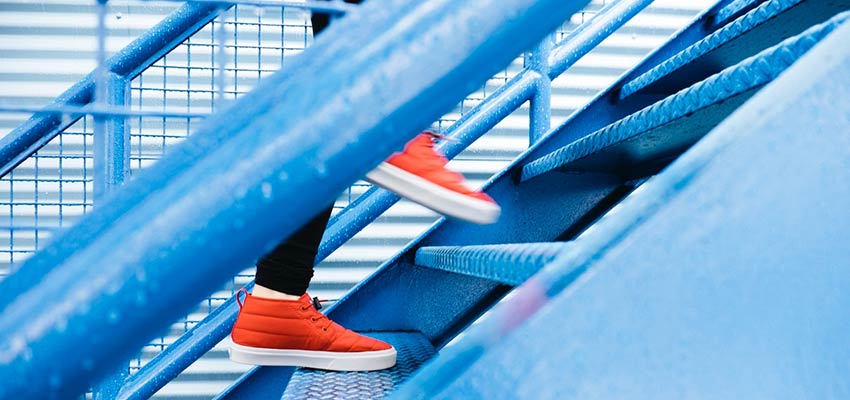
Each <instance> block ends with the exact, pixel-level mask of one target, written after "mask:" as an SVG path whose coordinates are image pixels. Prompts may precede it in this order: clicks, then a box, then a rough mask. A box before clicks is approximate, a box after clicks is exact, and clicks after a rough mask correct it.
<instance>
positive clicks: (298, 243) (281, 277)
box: [253, 206, 333, 300]
mask: <svg viewBox="0 0 850 400" xmlns="http://www.w3.org/2000/svg"><path fill="white" fill-rule="evenodd" d="M331 210H333V207H332V206H331V207H328V208H326V209H325V210H324V211H322V212H321V213H319V215H317V216H316V217H314V218H313V219H312V220H310V222H307V224H306V225H304V226H302V227H301V229H299V230H298V231H297V232H295V233H294V234H292V236H290V237H289V238H288V239H286V240H284V241H283V243H281V244H279V245H278V246H277V247H275V249H274V250H272V251H271V252H270V253H269V254H266V255H265V256H263V258H261V259H260V260H259V261H257V276H256V277H255V278H254V283H255V289H254V292H253V294H254V296H260V297H266V298H272V299H289V300H295V299H298V298H299V297H301V295H303V294H304V293H307V287H308V286H309V285H310V279H312V278H313V265H314V263H315V262H316V253H318V251H319V245H320V244H321V242H322V235H323V234H324V232H325V227H327V225H328V220H329V219H330V217H331Z"/></svg>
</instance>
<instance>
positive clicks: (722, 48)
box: [620, 0, 850, 99]
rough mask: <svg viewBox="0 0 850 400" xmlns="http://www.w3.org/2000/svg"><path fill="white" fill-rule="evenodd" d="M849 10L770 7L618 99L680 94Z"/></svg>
mask: <svg viewBox="0 0 850 400" xmlns="http://www.w3.org/2000/svg"><path fill="white" fill-rule="evenodd" d="M848 8H850V1H835V0H810V1H805V0H770V1H767V2H765V3H763V4H761V5H760V6H758V7H757V8H755V9H753V10H751V11H750V12H748V13H746V14H745V15H743V16H741V17H739V18H738V19H736V20H735V21H733V22H730V23H729V24H727V25H725V26H723V27H722V28H720V29H718V30H717V31H715V32H713V33H712V34H711V35H708V36H707V37H705V38H703V39H702V40H700V41H698V42H696V43H694V44H693V45H692V46H690V47H688V48H687V49H684V50H682V51H681V52H679V53H677V54H675V55H674V56H672V57H670V58H669V59H667V60H666V61H664V62H662V63H661V64H659V65H657V66H655V67H654V68H652V69H650V70H649V71H647V72H645V73H643V74H641V75H640V76H638V77H637V78H635V79H633V80H632V81H630V82H629V83H627V84H626V85H624V86H623V88H622V90H621V91H620V98H621V99H623V98H626V97H628V96H630V95H632V94H634V93H635V92H637V91H639V90H642V89H647V90H652V89H655V90H656V91H658V90H664V91H668V92H669V91H671V90H678V89H681V88H682V87H683V85H687V84H690V83H692V82H694V81H695V80H696V79H700V78H702V77H706V76H708V75H711V74H713V73H715V72H718V71H720V70H721V69H723V68H725V67H728V66H731V65H733V64H736V63H738V62H740V61H741V60H743V59H744V58H746V57H748V56H750V55H752V54H754V53H756V52H758V51H761V50H763V49H765V48H768V47H770V46H773V45H774V44H776V43H779V42H780V41H782V40H783V39H786V38H788V37H791V36H793V35H796V34H798V33H799V32H802V31H803V30H805V29H807V28H808V27H810V26H812V25H813V24H815V23H820V22H822V21H824V20H826V19H828V18H829V17H831V16H833V15H835V14H836V13H839V12H841V11H844V10H847V9H848Z"/></svg>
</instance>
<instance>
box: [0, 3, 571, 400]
mask: <svg viewBox="0 0 850 400" xmlns="http://www.w3.org/2000/svg"><path fill="white" fill-rule="evenodd" d="M585 3H586V1H572V2H569V3H567V4H564V3H563V2H562V1H560V0H543V1H539V0H538V1H535V0H510V1H506V0H489V1H476V2H455V1H452V0H434V1H431V2H427V3H418V2H408V1H406V0H390V1H386V2H374V3H367V4H366V5H365V6H362V11H360V12H355V13H352V15H350V16H348V17H346V18H344V19H342V20H341V21H340V22H339V23H337V24H335V26H332V27H331V28H329V29H328V30H327V33H325V35H324V36H323V37H322V38H320V39H319V40H317V41H316V44H315V45H314V46H313V47H312V48H310V49H308V50H307V51H305V52H304V56H303V57H300V58H299V60H298V62H295V63H293V64H292V65H290V66H288V67H286V68H284V70H282V71H280V72H278V73H276V74H275V75H273V76H272V77H270V78H269V79H267V80H265V81H263V82H261V84H260V85H259V86H258V87H257V88H256V89H255V90H254V91H252V92H251V93H250V94H248V95H246V96H244V97H243V98H241V99H239V100H237V101H236V102H234V104H233V106H232V107H231V108H229V109H226V110H223V111H221V112H219V113H217V114H215V115H214V116H212V117H211V118H209V119H208V120H206V121H205V123H204V125H203V126H202V127H201V128H200V129H199V130H198V131H197V132H196V133H195V134H194V135H193V136H191V137H189V138H188V139H187V140H186V141H185V142H183V143H182V144H180V145H178V146H177V148H175V149H174V151H172V152H170V153H169V154H167V155H166V156H165V157H164V158H163V159H162V160H161V161H160V162H159V163H157V164H155V165H154V166H152V167H151V168H150V169H147V170H144V171H143V172H142V173H140V174H139V176H138V177H137V178H136V179H134V180H133V181H131V182H129V183H128V184H127V185H125V187H124V188H123V189H122V190H120V191H118V192H116V193H114V195H112V196H111V197H110V198H109V199H107V200H106V201H105V202H104V203H103V204H101V205H100V207H99V208H97V209H95V210H94V211H93V212H92V213H91V214H88V215H87V216H85V217H84V218H82V219H81V220H80V222H79V223H78V224H77V225H75V226H74V227H72V228H71V229H69V230H68V231H66V232H65V233H64V234H63V235H62V236H61V237H59V238H57V240H56V241H54V242H53V244H52V245H50V246H49V247H47V248H45V249H44V250H42V251H40V252H39V253H37V254H36V255H35V256H33V257H32V258H31V259H30V260H28V262H27V263H26V264H25V265H24V266H23V267H22V268H21V269H20V270H18V271H17V272H16V273H15V274H13V275H11V276H9V277H8V278H7V279H6V280H4V281H3V282H0V289H2V290H0V304H3V310H2V314H0V330H2V331H3V332H4V336H3V337H2V338H0V349H2V351H0V361H2V362H0V374H2V375H3V376H5V377H8V379H7V384H6V385H4V386H3V387H2V388H0V398H5V397H10V396H17V397H29V396H30V395H35V393H34V392H35V391H39V390H44V388H48V390H49V391H51V394H52V395H53V396H54V397H69V396H72V395H74V394H76V393H80V392H82V391H83V390H85V388H86V387H87V386H88V385H89V384H91V383H92V381H94V380H96V379H97V378H98V377H100V376H103V374H105V373H106V372H107V371H108V370H109V369H110V368H111V367H113V366H115V365H117V364H119V363H120V362H121V361H123V360H124V359H125V357H127V356H129V355H130V354H131V353H132V352H133V350H134V349H135V348H138V347H140V346H141V345H143V344H144V343H145V342H146V341H147V340H149V339H150V338H151V337H153V336H155V335H156V333H157V332H158V331H159V330H160V329H162V328H163V327H164V326H167V325H168V324H169V323H170V321H173V320H174V319H176V318H177V317H179V316H180V315H182V314H183V313H185V312H186V311H187V310H189V309H190V308H191V307H192V306H193V305H194V304H196V303H197V301H199V300H200V299H201V298H202V297H203V296H205V295H206V294H207V293H209V292H211V291H212V290H214V289H215V288H216V287H218V286H219V285H220V283H221V282H223V281H224V280H226V279H227V278H229V277H231V276H232V275H233V274H234V273H236V272H238V271H239V270H241V268H242V267H243V266H244V265H247V264H249V263H250V262H252V261H253V260H255V259H256V258H257V257H258V256H259V255H261V254H262V253H263V252H265V251H267V250H268V249H269V248H271V246H273V245H274V244H275V243H277V242H279V241H280V240H281V239H282V238H283V237H285V236H286V235H288V234H290V233H291V232H292V231H293V230H294V229H295V228H296V227H298V226H300V225H301V224H302V223H304V222H306V220H307V219H309V218H310V217H311V216H312V215H313V214H315V213H316V212H318V211H320V210H319V208H320V205H322V204H327V203H328V202H329V201H331V200H332V199H333V198H335V197H336V195H337V194H338V193H339V192H340V191H342V190H343V189H344V188H345V187H346V186H347V185H348V184H349V183H350V182H352V181H354V180H356V179H358V178H359V177H361V176H363V175H364V174H365V173H366V172H367V171H368V170H370V169H371V168H374V167H375V166H376V165H378V163H380V162H381V161H382V160H383V159H384V158H385V157H386V156H387V155H388V154H390V153H391V152H392V151H394V150H395V149H397V148H400V147H401V145H402V144H403V143H404V142H405V141H407V140H408V139H409V138H410V137H412V136H413V135H414V134H415V133H416V132H418V131H419V130H420V129H421V128H423V127H424V126H427V125H428V124H429V123H430V122H431V121H433V120H434V119H436V118H438V117H439V116H440V115H442V114H443V113H445V112H446V111H448V110H449V109H451V107H452V106H454V104H456V102H457V101H458V100H460V99H461V98H463V97H464V96H465V95H466V94H467V91H468V88H470V87H478V86H479V85H480V84H482V83H484V82H485V81H486V80H487V79H488V78H489V77H490V76H491V75H492V74H493V73H495V72H496V71H498V70H499V69H500V68H502V67H504V66H505V65H507V64H508V63H509V62H510V61H511V60H512V59H513V57H514V56H515V55H516V54H517V53H519V52H520V51H522V50H525V49H527V48H528V47H530V46H531V45H532V44H534V43H535V42H536V41H539V40H540V39H541V38H542V37H543V36H544V35H546V34H548V33H549V32H550V31H552V30H554V29H555V28H556V27H557V26H558V24H560V23H561V22H562V21H563V20H565V19H566V18H567V17H568V16H569V15H570V14H572V13H573V12H575V11H576V10H577V9H578V8H580V7H581V6H583V5H584V4H585ZM367 9H368V10H367ZM350 37H363V38H367V37H368V38H373V39H375V40H373V41H371V43H372V45H369V46H362V45H361V44H360V42H357V41H349V40H345V39H346V38H350ZM458 37H460V38H462V39H458ZM438 50H439V51H438ZM424 60H427V62H425V61H424ZM412 76H413V77H416V79H410V77H412ZM328 77H333V79H328ZM317 82H318V83H319V84H317ZM308 88H309V89H310V90H307V89H308ZM291 91H298V92H302V93H313V94H314V97H306V96H305V97H294V96H287V95H286V93H291ZM235 110H238V112H236V111H235ZM328 115H333V116H334V118H328ZM292 116H297V118H292ZM281 133H283V134H281ZM317 182H320V183H321V184H318V185H317V184H316V183H317ZM279 227H284V228H283V229H279ZM281 230H282V232H281ZM128 243H129V244H131V245H129V246H128V245H127V244H128ZM220 243H227V244H228V245H227V246H220V245H218V244H220ZM187 266H195V267H196V268H198V269H199V271H194V272H193V273H186V271H185V269H186V268H187ZM175 276H180V277H181V279H180V281H177V282H175V281H174V277H175ZM128 316H131V317H128ZM60 357H61V358H62V359H64V360H65V362H62V363H56V362H55V360H56V359H58V358H60Z"/></svg>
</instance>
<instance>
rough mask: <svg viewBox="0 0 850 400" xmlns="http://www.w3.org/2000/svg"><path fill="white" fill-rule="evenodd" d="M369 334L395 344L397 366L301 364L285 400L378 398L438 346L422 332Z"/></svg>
mask: <svg viewBox="0 0 850 400" xmlns="http://www.w3.org/2000/svg"><path fill="white" fill-rule="evenodd" d="M367 335H369V336H371V337H374V338H376V339H380V340H383V341H385V342H388V343H390V344H392V345H393V347H395V348H396V350H397V351H398V358H397V363H396V366H395V367H393V368H390V369H386V370H383V371H371V372H333V371H321V370H316V369H306V368H298V369H296V370H295V373H294V374H293V375H292V378H291V379H290V381H289V385H287V387H286V392H284V394H283V399H284V400H288V399H291V400H296V399H299V400H300V399H308V398H309V399H335V398H345V399H349V400H354V399H378V398H382V397H385V396H387V395H388V394H390V393H391V392H393V391H394V390H395V389H396V388H397V387H398V386H400V385H401V384H402V383H403V382H404V381H406V380H407V378H408V377H410V375H411V374H413V372H414V371H416V370H417V369H419V366H421V365H422V364H423V363H425V362H426V361H428V360H430V359H431V358H432V357H433V356H434V355H435V354H436V350H435V349H434V346H433V345H431V342H429V341H428V339H427V338H425V336H423V335H422V334H421V333H419V332H370V333H367Z"/></svg>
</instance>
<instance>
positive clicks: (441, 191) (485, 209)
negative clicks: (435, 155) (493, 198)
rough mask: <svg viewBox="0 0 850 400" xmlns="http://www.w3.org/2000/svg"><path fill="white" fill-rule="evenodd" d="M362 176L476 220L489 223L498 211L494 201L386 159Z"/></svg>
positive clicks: (446, 212) (427, 204)
mask: <svg viewBox="0 0 850 400" xmlns="http://www.w3.org/2000/svg"><path fill="white" fill-rule="evenodd" d="M366 180H367V181H369V182H371V183H373V184H375V185H378V186H380V187H382V188H384V189H387V190H389V191H391V192H394V193H396V194H398V195H399V196H401V197H404V198H406V199H408V200H410V201H413V202H415V203H419V204H421V205H423V206H425V207H428V208H430V209H432V210H434V211H436V212H438V213H440V214H443V215H447V216H450V217H454V218H458V219H462V220H464V221H469V222H473V223H476V224H481V225H484V224H492V223H494V222H496V220H498V219H499V214H500V213H501V212H502V209H501V208H499V206H498V205H496V204H493V203H491V202H489V201H484V200H479V199H475V198H472V197H469V196H464V195H462V194H460V193H457V192H454V191H451V190H449V189H446V188H444V187H442V186H440V185H437V184H434V183H431V182H430V181H428V180H426V179H423V178H420V177H418V176H416V175H414V174H411V173H410V172H407V171H405V170H403V169H401V168H398V167H396V166H393V165H391V164H388V163H381V165H379V166H378V168H375V169H374V170H372V171H371V172H369V173H368V174H366Z"/></svg>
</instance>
